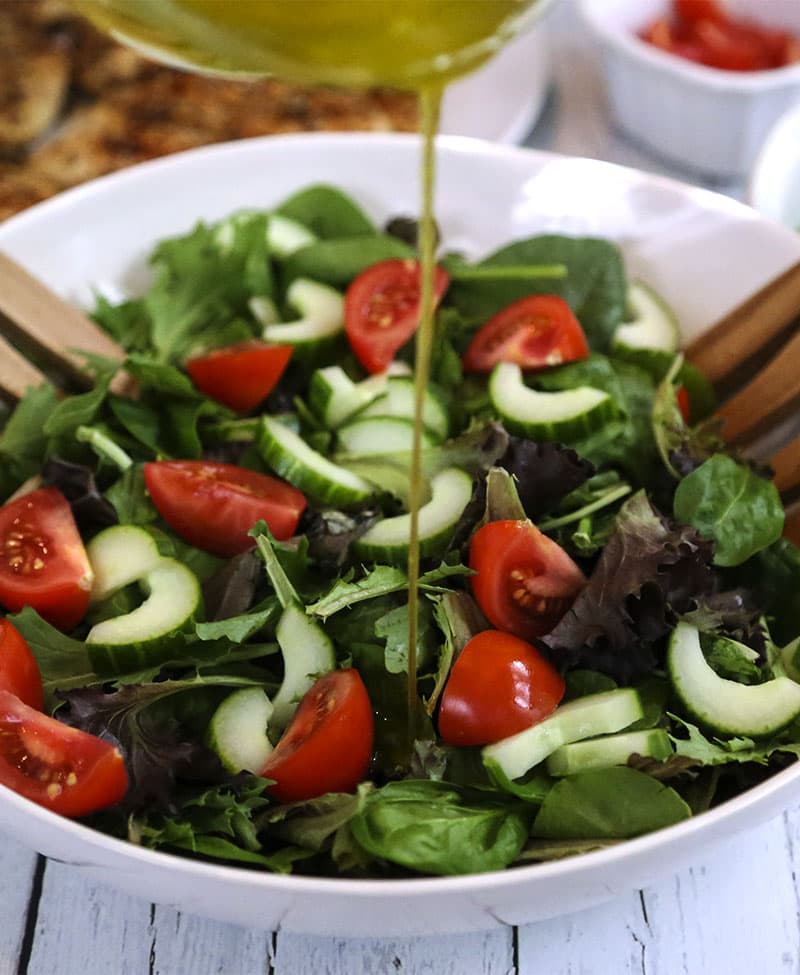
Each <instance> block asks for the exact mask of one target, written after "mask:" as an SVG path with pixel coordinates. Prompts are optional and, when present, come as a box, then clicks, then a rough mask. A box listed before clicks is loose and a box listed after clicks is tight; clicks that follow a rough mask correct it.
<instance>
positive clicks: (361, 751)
mask: <svg viewBox="0 0 800 975" xmlns="http://www.w3.org/2000/svg"><path fill="white" fill-rule="evenodd" d="M373 737H374V719H373V715H372V705H371V704H370V701H369V696H368V695H367V689H366V687H364V682H363V681H362V680H361V676H360V675H359V673H358V671H357V670H352V669H351V670H335V671H333V672H332V673H330V674H325V675H324V676H322V677H320V678H319V680H318V681H316V682H315V683H314V685H313V686H312V687H311V689H310V690H309V691H308V692H307V693H306V694H305V696H304V697H303V700H302V701H301V702H300V704H299V706H298V708H297V711H296V712H295V715H294V717H293V718H292V722H291V724H290V725H289V727H288V728H287V729H286V731H285V732H284V734H283V737H282V738H281V740H280V741H279V742H278V744H277V745H276V746H275V750H274V751H273V753H272V754H271V755H270V757H269V758H268V759H267V761H266V764H265V765H264V767H263V768H262V769H261V771H260V772H259V775H261V776H263V777H264V778H267V779H274V780H275V785H271V786H270V787H269V791H270V793H271V794H272V795H273V796H275V798H276V799H278V800H280V801H281V802H298V801H300V800H301V799H313V798H314V797H315V796H321V795H324V794H325V793H326V792H353V791H354V790H355V788H356V786H357V785H358V783H359V782H361V781H362V780H363V778H364V776H365V775H366V773H367V768H368V767H369V763H370V759H371V758H372V741H373Z"/></svg>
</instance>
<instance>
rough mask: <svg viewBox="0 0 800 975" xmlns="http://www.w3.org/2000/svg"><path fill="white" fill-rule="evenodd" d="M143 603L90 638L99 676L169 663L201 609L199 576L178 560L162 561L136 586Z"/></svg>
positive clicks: (94, 630)
mask: <svg viewBox="0 0 800 975" xmlns="http://www.w3.org/2000/svg"><path fill="white" fill-rule="evenodd" d="M137 581H138V582H139V584H140V585H141V587H142V588H143V590H144V591H145V593H146V594H147V595H146V598H145V600H144V602H143V603H142V604H141V605H140V606H137V607H136V609H134V610H132V611H131V612H130V613H125V614H124V615H122V616H113V617H111V618H110V619H107V620H103V622H102V623H96V624H95V625H94V626H93V627H92V628H91V630H89V633H88V635H87V637H86V643H87V646H88V648H89V654H90V657H91V660H92V663H93V665H94V666H95V668H96V669H97V670H98V673H124V672H126V671H131V670H136V669H138V668H141V667H149V666H152V665H153V664H156V663H159V662H162V661H164V660H168V659H169V658H170V656H171V655H172V650H173V643H174V641H175V639H176V638H177V637H178V636H179V634H180V633H181V631H182V630H183V629H184V628H185V627H186V625H187V624H188V623H189V622H190V621H191V620H192V619H193V618H194V617H195V616H196V614H197V613H198V611H199V610H200V607H201V605H202V597H201V591H200V583H199V582H198V579H197V576H196V575H195V574H194V573H193V572H192V571H191V570H190V569H188V568H187V567H186V566H185V565H183V564H181V563H180V562H176V561H175V559H167V558H162V559H160V560H159V561H158V562H157V563H156V565H155V566H154V567H153V568H151V569H148V570H147V571H146V572H143V573H142V574H141V575H140V576H139V578H138V580H137Z"/></svg>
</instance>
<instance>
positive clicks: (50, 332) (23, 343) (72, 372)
mask: <svg viewBox="0 0 800 975" xmlns="http://www.w3.org/2000/svg"><path fill="white" fill-rule="evenodd" d="M0 316H2V321H1V322H0V331H2V333H4V334H3V335H0V395H2V396H3V397H4V398H6V399H10V400H18V399H21V397H22V396H23V395H24V393H25V390H26V389H27V388H28V387H30V386H40V385H41V384H42V383H44V382H46V381H47V378H46V377H45V375H44V373H43V372H42V371H41V370H40V369H39V368H38V367H37V366H35V365H33V363H32V362H30V361H29V360H28V358H27V356H30V357H31V358H33V359H35V360H36V361H37V362H40V363H41V364H42V365H43V366H44V367H45V368H53V369H54V370H55V371H56V372H58V373H59V374H60V375H64V376H66V377H67V378H69V379H71V380H72V381H73V382H77V383H79V384H84V385H85V384H86V383H87V381H90V380H88V377H87V375H86V366H85V363H84V361H83V359H82V358H81V356H80V354H79V351H86V352H92V353H94V354H95V355H100V356H105V357H106V358H108V359H118V360H119V361H120V362H121V361H122V360H123V359H124V358H125V352H124V350H123V349H122V347H121V346H119V345H118V344H117V343H116V342H114V340H113V339H111V338H109V336H108V335H106V333H105V332H104V331H103V330H102V329H101V328H100V327H99V326H98V325H96V324H95V323H94V322H93V321H92V320H91V319H90V318H87V316H86V315H84V314H83V312H81V311H79V310H78V309H77V308H75V307H74V306H73V305H70V304H69V303H68V302H66V301H64V300H63V299H62V298H60V297H59V296H58V295H57V294H55V292H53V291H51V290H50V288H48V287H47V286H46V285H45V284H43V283H42V282H41V281H40V280H39V279H38V278H35V277H34V276H33V275H31V274H29V273H28V271H26V270H25V268H23V267H22V266H21V265H20V264H17V262H16V261H13V260H12V259H11V258H10V257H9V256H8V255H7V254H4V253H2V252H0ZM122 381H123V380H120V382H122Z"/></svg>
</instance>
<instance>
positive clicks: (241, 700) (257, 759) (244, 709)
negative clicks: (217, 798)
mask: <svg viewBox="0 0 800 975" xmlns="http://www.w3.org/2000/svg"><path fill="white" fill-rule="evenodd" d="M272 711H273V707H272V701H270V699H269V698H268V697H267V695H266V693H265V691H264V689H263V688H261V687H243V688H242V689H241V690H240V691H234V692H233V693H232V694H229V695H228V696H227V697H226V698H225V700H224V701H223V702H222V704H220V706H219V707H218V708H217V710H216V711H215V712H214V716H213V717H212V719H211V723H210V724H209V726H208V734H207V736H206V740H207V742H208V745H209V747H210V748H212V749H213V750H214V751H215V752H216V753H217V755H219V758H220V761H221V762H222V764H223V765H224V766H225V768H226V769H229V771H231V772H242V771H244V772H253V773H255V774H258V772H260V771H261V769H262V768H263V767H264V763H265V762H266V760H267V759H268V758H269V756H270V755H271V754H272V742H271V741H270V740H269V738H268V737H267V723H268V722H269V719H270V717H271V716H272Z"/></svg>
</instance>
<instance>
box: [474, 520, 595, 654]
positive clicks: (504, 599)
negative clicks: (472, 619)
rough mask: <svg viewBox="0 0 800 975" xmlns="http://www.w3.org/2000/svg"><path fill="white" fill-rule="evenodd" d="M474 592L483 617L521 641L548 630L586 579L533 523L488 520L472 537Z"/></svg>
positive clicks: (559, 617) (570, 603)
mask: <svg viewBox="0 0 800 975" xmlns="http://www.w3.org/2000/svg"><path fill="white" fill-rule="evenodd" d="M469 564H470V568H472V569H474V570H475V572H476V575H474V576H472V578H471V582H472V591H473V593H474V594H475V598H476V600H477V601H478V605H479V606H480V608H481V609H482V610H483V612H484V614H485V615H486V617H487V619H488V620H489V621H490V622H491V623H492V624H493V625H494V626H496V627H497V628H498V629H499V630H504V631H506V632H508V633H513V634H514V635H515V636H518V637H521V638H522V639H523V640H532V639H533V638H534V637H537V636H543V635H544V634H545V633H549V632H550V630H552V629H553V627H554V626H555V625H556V623H557V622H558V621H559V620H560V619H561V617H562V616H563V615H564V613H566V611H567V610H568V609H569V607H570V606H571V605H572V602H573V600H574V599H575V596H577V594H578V593H579V592H580V591H581V589H582V588H583V586H584V585H585V583H586V580H585V578H584V575H583V573H582V572H581V570H580V569H579V568H578V566H577V565H575V563H574V562H573V561H572V559H571V558H570V557H569V556H568V555H567V553H566V552H565V551H564V549H563V548H561V547H560V546H559V545H557V544H556V543H555V542H554V541H553V540H552V539H551V538H548V537H547V535H544V534H543V533H542V532H540V531H539V529H538V528H537V527H536V526H535V525H534V524H533V522H531V521H490V522H489V524H488V525H484V526H483V528H480V529H478V531H477V532H475V534H474V535H473V536H472V542H471V543H470V552H469Z"/></svg>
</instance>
